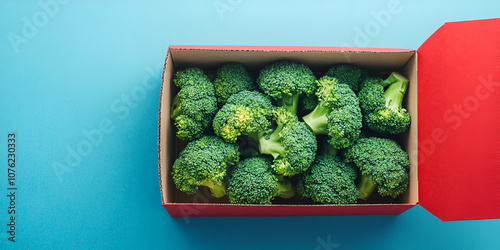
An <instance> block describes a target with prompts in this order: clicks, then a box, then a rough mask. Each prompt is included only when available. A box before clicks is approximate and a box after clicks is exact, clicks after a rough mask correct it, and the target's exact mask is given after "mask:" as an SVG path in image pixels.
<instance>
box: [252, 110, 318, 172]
mask: <svg viewBox="0 0 500 250" xmlns="http://www.w3.org/2000/svg"><path fill="white" fill-rule="evenodd" d="M273 117H274V119H275V120H276V124H277V126H276V129H275V130H274V131H273V132H272V133H271V134H267V135H262V136H260V137H259V138H258V141H259V150H260V153H262V154H269V155H272V156H273V157H274V161H273V165H272V169H273V170H274V171H276V173H278V174H281V175H284V176H293V175H296V174H298V173H301V172H303V171H305V170H306V169H307V168H309V166H310V165H311V163H312V161H313V160H314V157H315V155H316V150H317V141H316V136H315V135H314V134H313V133H312V132H311V130H309V128H308V127H307V125H306V124H305V123H303V122H299V121H298V119H297V117H296V116H295V114H293V113H291V112H290V111H288V110H286V109H285V108H282V107H280V108H277V109H275V110H274V111H273Z"/></svg>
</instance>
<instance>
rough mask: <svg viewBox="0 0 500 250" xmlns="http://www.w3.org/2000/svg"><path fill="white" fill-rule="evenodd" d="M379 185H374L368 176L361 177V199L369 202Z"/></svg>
mask: <svg viewBox="0 0 500 250" xmlns="http://www.w3.org/2000/svg"><path fill="white" fill-rule="evenodd" d="M375 188H377V185H376V184H375V183H373V181H372V179H371V178H370V177H368V176H366V175H362V176H361V180H360V183H359V191H360V192H361V195H360V198H361V199H363V200H367V199H368V197H370V195H371V194H372V193H373V191H375Z"/></svg>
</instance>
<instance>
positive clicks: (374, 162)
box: [344, 137, 410, 200]
mask: <svg viewBox="0 0 500 250" xmlns="http://www.w3.org/2000/svg"><path fill="white" fill-rule="evenodd" d="M344 160H345V161H346V162H348V163H354V164H355V165H356V166H357V167H358V168H359V169H360V171H361V174H362V175H361V180H360V187H359V189H360V191H361V198H362V199H364V200H366V199H367V198H368V197H369V196H370V195H371V194H372V192H373V191H374V190H375V189H376V188H377V189H378V192H379V194H380V195H381V196H391V197H393V198H395V197H397V196H398V195H400V194H402V193H403V192H405V191H406V189H407V188H408V181H409V179H408V173H407V171H408V170H409V168H410V160H409V157H408V153H406V152H405V151H403V149H401V147H400V146H399V144H398V143H397V142H395V141H393V140H391V139H386V138H377V137H367V138H361V139H359V140H358V141H357V142H356V144H354V145H353V146H352V147H350V148H348V149H347V150H345V151H344Z"/></svg>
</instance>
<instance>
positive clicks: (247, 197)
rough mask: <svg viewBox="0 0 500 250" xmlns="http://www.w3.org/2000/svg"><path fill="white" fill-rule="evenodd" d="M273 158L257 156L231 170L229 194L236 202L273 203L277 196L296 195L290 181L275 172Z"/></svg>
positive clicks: (232, 201) (230, 198) (228, 186)
mask: <svg viewBox="0 0 500 250" xmlns="http://www.w3.org/2000/svg"><path fill="white" fill-rule="evenodd" d="M271 163H272V160H271V159H269V158H267V157H262V156H257V157H253V158H248V159H245V160H243V161H241V162H239V163H238V165H237V166H235V167H234V168H233V170H232V171H231V174H230V177H229V180H228V185H227V195H228V197H229V202H231V203H235V204H271V201H272V200H273V199H274V198H275V197H276V196H280V197H281V198H285V199H288V198H291V197H293V196H294V195H295V191H294V190H293V189H292V185H291V183H290V181H288V180H286V179H285V178H284V177H283V176H281V175H277V174H275V173H273V171H272V170H271Z"/></svg>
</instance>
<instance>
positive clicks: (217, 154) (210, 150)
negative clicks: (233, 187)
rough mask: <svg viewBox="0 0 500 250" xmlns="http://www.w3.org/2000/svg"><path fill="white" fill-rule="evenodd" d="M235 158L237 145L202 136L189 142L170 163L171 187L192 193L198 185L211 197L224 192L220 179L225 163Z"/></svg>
mask: <svg viewBox="0 0 500 250" xmlns="http://www.w3.org/2000/svg"><path fill="white" fill-rule="evenodd" d="M238 160H239V152H238V145H237V144H232V143H227V142H225V141H224V140H222V139H221V138H220V137H217V136H204V137H202V138H200V139H198V140H195V141H191V142H189V143H188V144H187V145H186V148H184V150H182V151H181V152H180V154H179V157H178V158H177V159H176V160H175V162H174V165H173V166H172V179H173V180H174V183H175V186H176V187H177V188H178V189H179V190H181V191H182V192H185V193H187V194H194V193H196V191H197V190H198V186H206V187H208V188H210V191H211V193H212V195H213V196H214V197H217V198H220V197H222V196H224V195H225V194H226V190H225V186H224V178H225V177H226V171H227V168H228V167H229V166H231V165H232V164H235V163H236V162H237V161H238Z"/></svg>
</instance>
